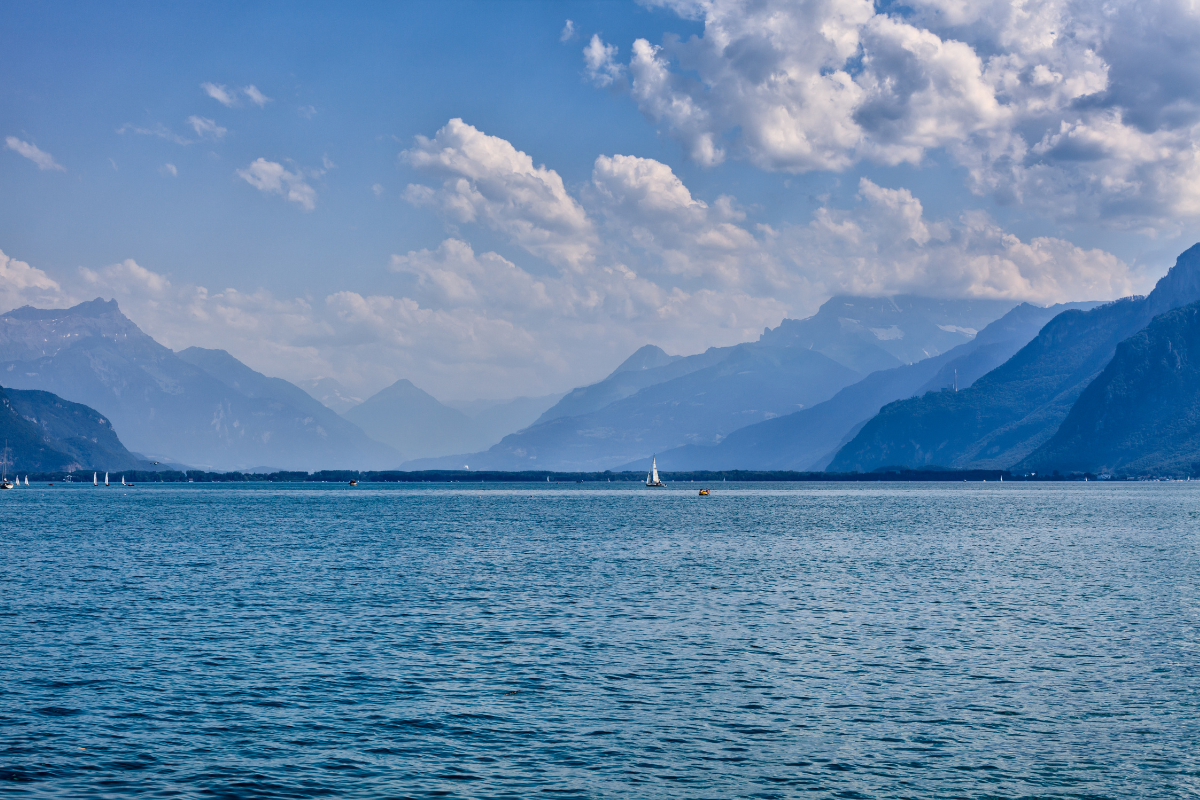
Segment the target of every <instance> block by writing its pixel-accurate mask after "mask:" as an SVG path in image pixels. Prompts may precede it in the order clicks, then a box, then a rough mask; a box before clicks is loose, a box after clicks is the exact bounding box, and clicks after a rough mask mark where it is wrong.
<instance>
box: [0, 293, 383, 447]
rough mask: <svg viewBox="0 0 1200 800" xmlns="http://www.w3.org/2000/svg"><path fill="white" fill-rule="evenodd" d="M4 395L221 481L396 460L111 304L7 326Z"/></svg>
mask: <svg viewBox="0 0 1200 800" xmlns="http://www.w3.org/2000/svg"><path fill="white" fill-rule="evenodd" d="M0 352H2V353H4V356H3V357H4V358H6V359H7V360H5V361H0V384H3V385H4V386H6V387H13V388H18V389H40V390H43V391H48V392H53V393H54V394H56V395H58V396H59V397H61V398H64V399H66V400H70V401H73V402H78V403H83V404H85V405H88V406H90V407H91V408H93V409H96V410H97V411H99V412H100V413H101V414H102V415H103V416H104V417H106V418H107V419H108V420H109V421H110V422H111V423H112V426H113V428H114V429H115V430H116V431H117V433H118V435H119V436H120V438H121V441H122V442H123V443H124V445H125V446H126V447H128V448H129V449H131V450H133V451H136V452H139V453H142V454H145V455H146V456H149V457H150V458H152V459H153V460H159V461H166V460H168V459H169V460H172V461H176V462H180V463H183V464H187V465H191V466H200V467H206V468H216V469H248V468H256V467H264V466H266V467H291V468H296V467H308V468H312V469H320V468H363V467H368V466H370V467H372V468H386V467H391V466H395V465H396V464H397V463H398V461H399V456H398V454H397V453H395V451H393V450H392V449H391V448H389V447H387V446H386V445H384V444H381V443H379V442H376V441H373V440H372V439H370V438H369V437H368V436H367V435H366V434H364V433H363V432H362V431H361V430H359V429H358V428H357V427H355V426H354V425H353V424H352V423H350V422H348V421H347V420H345V419H343V418H341V417H339V416H338V415H337V414H335V413H334V412H333V411H331V410H330V409H328V408H326V407H325V406H323V405H321V404H320V403H318V402H317V401H315V400H313V399H312V398H311V397H310V396H309V395H308V394H306V393H305V392H303V391H301V390H300V389H299V388H297V387H295V386H292V385H291V384H288V383H287V382H286V381H281V380H279V379H276V378H267V377H266V376H264V375H261V374H259V373H257V372H254V371H253V370H251V369H250V368H249V367H246V366H245V365H244V364H242V363H241V362H239V361H237V360H236V359H234V358H233V357H232V356H229V355H228V354H227V353H224V352H223V351H203V350H199V349H198V348H192V349H191V350H189V351H185V352H184V353H180V354H176V353H174V352H172V351H171V350H169V349H168V348H166V347H163V346H162V345H160V344H159V343H158V342H156V341H154V340H153V339H152V338H150V337H149V336H147V335H146V334H145V333H143V332H142V331H141V330H140V329H139V328H138V327H137V326H136V325H135V324H133V322H131V321H130V320H129V319H128V318H127V317H125V315H124V314H122V313H121V312H120V310H119V309H118V308H117V304H116V303H115V302H113V301H109V302H104V301H102V300H93V301H91V302H88V303H81V304H79V305H77V306H75V307H73V308H70V309H49V310H47V309H35V308H30V307H28V306H26V307H23V308H19V309H16V310H14V311H10V312H8V313H7V314H3V315H0Z"/></svg>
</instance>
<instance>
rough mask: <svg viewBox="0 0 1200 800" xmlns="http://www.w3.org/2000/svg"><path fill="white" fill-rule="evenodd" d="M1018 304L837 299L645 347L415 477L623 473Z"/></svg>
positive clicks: (817, 395)
mask: <svg viewBox="0 0 1200 800" xmlns="http://www.w3.org/2000/svg"><path fill="white" fill-rule="evenodd" d="M1014 305H1015V303H1013V302H1011V301H1000V300H934V299H929V298H921V297H908V296H899V297H891V298H861V297H834V298H832V299H831V300H829V301H828V302H826V303H825V304H824V305H822V306H821V308H820V309H819V310H818V312H817V313H816V314H815V315H813V316H812V317H808V318H807V319H802V320H784V321H783V323H782V324H780V326H779V327H777V328H773V329H768V330H766V331H764V332H763V334H762V336H760V337H759V339H758V341H756V342H747V343H744V344H740V345H734V346H732V347H717V348H710V349H709V350H706V351H705V352H703V353H700V354H698V355H693V356H687V357H680V356H670V355H667V354H666V353H664V352H663V351H662V350H660V349H659V348H657V347H652V346H647V347H643V348H642V349H640V350H639V351H637V352H636V353H634V354H633V355H632V356H631V357H630V358H629V359H628V360H626V361H625V362H624V363H623V364H621V365H620V366H619V367H618V368H617V369H616V370H614V371H613V373H612V374H611V375H609V376H608V377H607V378H605V379H604V380H602V381H600V382H599V383H596V384H592V385H591V386H586V387H582V388H579V389H575V390H574V391H571V392H568V393H567V395H566V396H564V397H563V398H562V400H560V401H559V402H558V403H557V404H555V406H553V407H552V408H550V409H549V410H548V411H546V412H545V413H544V414H542V416H541V417H540V418H539V419H538V420H537V422H536V423H535V424H533V425H531V426H530V427H529V428H527V429H525V430H523V431H519V432H517V433H514V434H511V435H509V436H506V437H504V439H502V440H501V441H500V442H499V443H498V444H496V445H495V446H493V447H491V448H489V449H488V450H487V451H484V452H476V453H470V454H466V455H458V456H454V457H450V458H440V459H424V460H418V461H414V462H406V464H405V467H406V468H412V469H418V468H443V469H446V468H461V467H462V466H463V465H464V464H467V465H470V467H471V468H472V469H558V470H603V469H613V468H618V467H620V466H622V465H625V464H628V463H630V462H632V461H635V460H638V459H646V460H648V459H649V458H650V456H651V454H653V453H655V452H661V451H665V450H669V449H671V448H675V447H679V446H682V445H687V444H694V445H702V444H715V443H718V442H720V441H722V440H723V439H724V438H725V437H726V436H728V435H730V434H731V433H732V432H733V431H736V430H738V429H740V428H744V427H746V426H747V425H751V424H754V423H756V422H762V421H763V420H768V419H772V418H775V417H780V416H783V415H786V414H791V413H793V412H795V411H797V410H799V409H803V408H807V407H809V406H813V405H815V404H818V403H820V402H822V401H824V400H827V399H829V398H830V397H831V396H833V395H834V394H835V393H836V392H837V391H838V390H839V389H842V388H843V387H845V386H848V385H850V384H853V383H857V382H858V381H860V380H862V379H863V378H864V377H866V376H867V375H868V374H869V373H871V372H874V371H877V370H880V369H890V368H894V367H898V366H901V365H903V364H907V363H910V362H911V361H916V360H918V359H926V358H929V357H930V356H936V355H938V354H940V353H942V352H945V351H946V350H949V349H951V348H953V347H955V346H957V345H960V344H963V343H965V342H969V341H971V340H972V339H973V338H974V337H975V335H976V333H977V331H978V330H979V329H980V328H983V327H984V326H986V325H987V324H988V323H990V322H992V321H993V320H995V319H996V318H998V317H1000V316H1002V315H1003V314H1004V313H1005V312H1007V311H1008V310H1009V309H1011V308H1012V307H1013V306H1014Z"/></svg>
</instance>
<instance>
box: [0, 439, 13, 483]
mask: <svg viewBox="0 0 1200 800" xmlns="http://www.w3.org/2000/svg"><path fill="white" fill-rule="evenodd" d="M3 469H4V472H3V475H2V476H0V489H11V488H13V482H12V481H10V480H9V479H8V439H5V440H4V468H3Z"/></svg>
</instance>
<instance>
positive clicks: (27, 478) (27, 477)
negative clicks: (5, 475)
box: [25, 475, 29, 486]
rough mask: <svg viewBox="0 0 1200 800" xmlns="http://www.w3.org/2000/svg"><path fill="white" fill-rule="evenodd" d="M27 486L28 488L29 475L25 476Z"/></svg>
mask: <svg viewBox="0 0 1200 800" xmlns="http://www.w3.org/2000/svg"><path fill="white" fill-rule="evenodd" d="M25 485H26V486H28V485H29V476H28V475H26V476H25Z"/></svg>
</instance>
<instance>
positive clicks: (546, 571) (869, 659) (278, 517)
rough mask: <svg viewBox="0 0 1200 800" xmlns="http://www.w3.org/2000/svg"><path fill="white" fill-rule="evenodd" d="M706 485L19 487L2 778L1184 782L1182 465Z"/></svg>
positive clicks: (875, 784) (35, 792)
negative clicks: (1010, 480)
mask: <svg viewBox="0 0 1200 800" xmlns="http://www.w3.org/2000/svg"><path fill="white" fill-rule="evenodd" d="M610 486H612V487H616V488H612V489H610V488H609V487H610ZM431 487H432V488H431ZM697 488H699V487H698V486H693V485H689V484H683V485H676V486H674V487H672V488H669V489H666V490H659V491H647V490H645V489H641V488H636V489H635V488H633V487H632V485H620V484H611V485H610V484H591V485H583V486H575V485H571V486H569V487H566V486H561V487H560V486H554V485H550V486H547V485H544V484H543V485H541V486H521V485H513V484H508V485H503V486H499V487H492V486H489V487H486V488H484V487H480V486H476V487H474V488H472V487H471V486H470V485H469V484H452V485H446V484H442V485H440V486H433V485H431V484H426V485H424V486H420V485H417V486H413V485H410V486H372V485H364V486H360V487H358V488H356V489H350V488H348V487H341V486H338V487H334V486H332V485H320V484H316V485H278V484H275V485H271V484H259V485H230V484H221V485H190V486H170V485H143V486H138V487H137V488H136V489H120V488H117V487H113V488H109V489H104V488H99V489H93V488H92V487H91V486H74V487H68V486H56V487H54V488H52V489H51V488H47V487H43V488H37V487H30V488H29V489H24V488H22V489H20V490H17V491H11V492H3V493H2V494H0V794H2V795H12V796H43V797H45V796H56V797H82V796H101V797H132V796H151V797H153V796H162V797H317V796H330V797H364V798H365V797H371V798H374V797H413V798H425V797H519V798H527V797H563V798H571V797H594V798H607V797H622V798H655V797H681V798H693V797H694V798H710V797H711V798H726V797H761V798H770V797H816V798H821V797H889V798H890V797H900V798H947V797H969V798H975V797H980V798H982V797H1004V798H1007V797H1081V798H1082V797H1089V798H1091V797H1151V798H1156V797H1195V796H1197V795H1200V755H1198V750H1200V695H1198V690H1200V647H1198V642H1200V633H1198V630H1197V623H1198V621H1200V592H1198V590H1197V582H1198V580H1200V550H1198V544H1200V537H1198V531H1200V485H1198V484H1196V483H1191V484H1186V483H1185V484H1138V485H1131V484H1122V485H1102V484H1095V483H1088V484H1069V485H1062V484H1059V485H1017V484H1003V485H1000V484H996V483H987V484H926V485H916V484H892V485H888V484H791V485H780V484H769V485H768V484H753V485H748V484H739V485H737V486H736V487H735V486H734V485H733V484H724V485H718V486H717V487H715V489H714V492H713V494H712V496H711V497H708V498H700V497H697V496H696V489H697Z"/></svg>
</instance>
